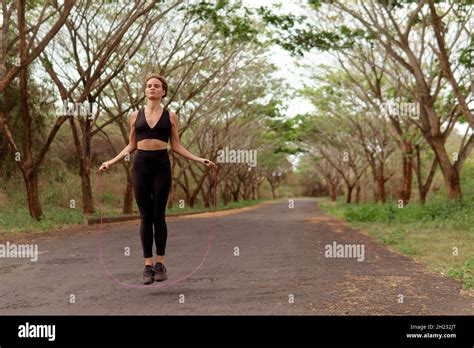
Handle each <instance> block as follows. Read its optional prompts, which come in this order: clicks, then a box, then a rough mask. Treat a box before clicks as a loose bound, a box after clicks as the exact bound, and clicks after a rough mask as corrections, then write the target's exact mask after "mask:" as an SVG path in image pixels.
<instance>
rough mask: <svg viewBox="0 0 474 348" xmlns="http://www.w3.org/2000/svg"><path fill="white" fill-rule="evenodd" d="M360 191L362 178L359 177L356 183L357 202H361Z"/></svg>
mask: <svg viewBox="0 0 474 348" xmlns="http://www.w3.org/2000/svg"><path fill="white" fill-rule="evenodd" d="M360 191H361V187H360V180H359V179H357V183H356V197H355V203H356V204H359V203H360Z"/></svg>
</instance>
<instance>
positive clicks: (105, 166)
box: [99, 161, 110, 172]
mask: <svg viewBox="0 0 474 348" xmlns="http://www.w3.org/2000/svg"><path fill="white" fill-rule="evenodd" d="M109 167H110V163H109V162H108V161H106V162H104V163H102V165H101V166H100V168H99V172H105V171H106V170H107V169H109Z"/></svg>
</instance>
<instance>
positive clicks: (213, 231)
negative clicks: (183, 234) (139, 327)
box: [98, 160, 217, 288]
mask: <svg viewBox="0 0 474 348" xmlns="http://www.w3.org/2000/svg"><path fill="white" fill-rule="evenodd" d="M204 163H206V164H207V163H209V161H207V160H206V161H204ZM101 174H102V173H101V172H100V171H99V173H98V175H99V192H100V248H99V249H100V261H101V263H102V267H103V268H104V271H105V273H106V274H107V275H108V276H109V277H110V278H111V279H112V280H113V281H115V282H117V283H119V284H121V285H124V286H126V287H129V288H160V287H162V286H166V285H174V284H177V283H179V282H181V281H183V280H185V279H187V278H189V277H191V276H192V275H193V274H194V273H195V272H197V271H198V270H199V269H200V268H201V266H202V264H203V263H204V261H205V260H206V258H207V256H208V255H209V252H210V250H211V246H212V240H213V238H214V234H215V222H216V185H217V164H216V170H215V173H214V197H213V198H214V211H213V214H212V221H211V229H210V233H209V240H208V243H207V250H206V253H205V254H204V256H203V257H202V260H201V263H200V264H199V265H198V266H197V267H196V268H195V269H194V270H193V271H192V272H191V273H189V274H188V275H186V276H184V277H181V278H179V279H176V280H166V281H163V282H160V283H159V284H154V285H152V284H150V285H145V284H141V285H135V284H128V283H125V282H123V281H121V280H120V279H118V278H117V277H116V276H114V275H113V274H112V273H110V271H109V269H108V268H107V266H106V265H105V263H104V257H103V252H102V239H103V238H102V235H103V223H102V195H103V188H104V187H103V182H102V175H101Z"/></svg>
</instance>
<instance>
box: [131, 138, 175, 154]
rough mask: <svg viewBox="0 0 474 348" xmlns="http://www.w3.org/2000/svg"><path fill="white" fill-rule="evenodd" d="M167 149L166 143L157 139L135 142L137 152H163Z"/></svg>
mask: <svg viewBox="0 0 474 348" xmlns="http://www.w3.org/2000/svg"><path fill="white" fill-rule="evenodd" d="M166 148H168V143H165V142H164V141H161V140H158V139H143V140H140V141H139V142H137V149H138V150H147V151H154V150H164V149H166Z"/></svg>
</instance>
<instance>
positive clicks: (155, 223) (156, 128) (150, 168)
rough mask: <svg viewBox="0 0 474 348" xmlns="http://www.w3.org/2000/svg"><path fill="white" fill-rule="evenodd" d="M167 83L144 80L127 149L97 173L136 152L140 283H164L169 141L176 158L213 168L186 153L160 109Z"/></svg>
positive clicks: (174, 124)
mask: <svg viewBox="0 0 474 348" xmlns="http://www.w3.org/2000/svg"><path fill="white" fill-rule="evenodd" d="M167 92H168V83H167V82H166V80H165V78H164V77H162V76H160V75H158V74H149V75H147V76H146V78H145V96H146V99H147V104H146V106H145V108H143V109H140V110H139V111H138V112H137V111H135V112H133V113H132V114H131V116H130V137H129V143H128V145H127V146H126V147H125V148H124V149H123V150H122V152H120V153H119V154H118V155H117V156H116V157H115V158H113V159H112V160H110V161H107V162H104V163H102V165H101V166H100V168H99V171H106V170H108V169H109V167H110V166H111V165H112V164H114V163H117V162H119V161H120V160H122V159H123V158H124V157H125V156H126V155H127V154H130V153H132V152H133V151H135V150H136V149H138V150H137V154H136V155H135V159H134V160H133V168H132V180H133V190H134V193H135V199H136V201H137V205H138V208H139V210H140V217H141V223H140V238H141V242H142V248H143V256H144V258H145V269H144V271H143V283H144V284H151V283H153V282H154V281H163V280H166V279H167V271H166V267H165V265H164V259H165V248H166V240H167V236H168V231H167V228H166V222H165V209H166V203H167V201H168V194H169V191H170V187H171V166H170V160H169V157H168V150H167V145H168V141H169V138H170V137H171V148H172V150H173V151H174V152H176V153H177V154H180V155H181V156H183V157H185V158H188V159H190V160H193V161H196V162H199V163H203V164H205V165H207V166H208V167H211V168H212V167H215V164H214V163H213V162H211V161H210V160H208V159H205V158H200V157H197V156H195V155H193V154H192V153H191V152H189V151H188V150H186V149H185V148H184V147H183V146H182V145H181V144H180V141H179V133H178V130H179V126H178V116H176V114H175V113H174V112H170V111H168V109H167V108H163V107H162V106H161V99H162V98H164V97H166V94H167ZM153 227H154V228H155V233H154V234H155V246H156V253H157V256H156V264H153V251H152V249H153Z"/></svg>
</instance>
